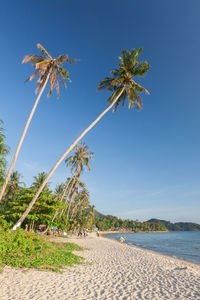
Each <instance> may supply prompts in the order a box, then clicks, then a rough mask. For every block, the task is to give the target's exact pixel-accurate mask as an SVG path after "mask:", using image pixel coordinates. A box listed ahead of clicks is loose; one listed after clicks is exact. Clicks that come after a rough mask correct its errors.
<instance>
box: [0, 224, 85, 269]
mask: <svg viewBox="0 0 200 300" xmlns="http://www.w3.org/2000/svg"><path fill="white" fill-rule="evenodd" d="M74 250H76V251H77V250H82V248H80V247H79V246H77V245H75V244H72V243H53V242H49V241H47V240H45V239H44V238H41V237H40V236H39V235H37V234H35V233H30V232H26V231H23V230H22V229H19V230H17V231H16V232H13V233H10V232H9V231H5V230H3V229H2V228H0V266H4V265H9V266H12V267H27V268H39V269H50V270H53V271H60V270H61V269H62V268H64V266H72V265H73V264H78V263H81V258H80V257H79V256H77V255H75V254H73V253H72V251H74Z"/></svg>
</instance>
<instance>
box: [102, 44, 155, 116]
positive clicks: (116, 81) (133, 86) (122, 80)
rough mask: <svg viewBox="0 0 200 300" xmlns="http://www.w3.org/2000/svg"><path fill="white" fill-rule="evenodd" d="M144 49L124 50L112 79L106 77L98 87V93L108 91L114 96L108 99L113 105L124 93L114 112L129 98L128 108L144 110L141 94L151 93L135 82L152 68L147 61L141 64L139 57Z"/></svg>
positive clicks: (112, 73) (113, 71)
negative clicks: (103, 90) (136, 78)
mask: <svg viewBox="0 0 200 300" xmlns="http://www.w3.org/2000/svg"><path fill="white" fill-rule="evenodd" d="M141 52H142V48H140V49H139V50H136V49H132V50H131V51H128V50H123V51H122V56H119V60H120V63H119V68H118V69H113V70H112V71H111V72H110V73H111V76H112V77H106V78H105V79H104V80H102V81H101V82H100V83H99V85H98V91H100V90H102V89H107V90H109V91H112V92H113V94H112V95H111V96H110V98H109V99H108V102H109V103H113V102H114V101H115V99H116V97H118V95H119V94H120V93H121V92H122V90H123V92H122V94H121V96H120V97H119V99H118V100H117V102H116V103H115V105H114V111H116V110H117V108H118V106H119V103H120V102H121V103H122V106H124V104H125V99H126V97H127V98H128V108H129V109H130V108H133V107H135V108H136V109H138V110H140V109H141V108H142V99H141V97H140V95H139V94H140V93H141V92H145V93H147V94H149V92H148V91H147V90H146V89H145V88H144V87H143V86H141V85H139V84H138V83H136V82H135V80H134V79H135V77H136V76H143V75H145V74H146V73H147V72H148V70H149V68H150V66H149V64H148V63H147V61H144V62H141V63H139V55H140V53H141Z"/></svg>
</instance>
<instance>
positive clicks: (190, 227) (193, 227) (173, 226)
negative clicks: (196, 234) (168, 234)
mask: <svg viewBox="0 0 200 300" xmlns="http://www.w3.org/2000/svg"><path fill="white" fill-rule="evenodd" d="M147 222H154V223H161V224H163V225H164V226H165V227H166V228H167V229H168V230H169V231H200V225H199V224H196V223H191V222H178V223H171V222H170V221H165V220H158V219H151V220H149V221H147Z"/></svg>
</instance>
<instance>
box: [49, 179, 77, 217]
mask: <svg viewBox="0 0 200 300" xmlns="http://www.w3.org/2000/svg"><path fill="white" fill-rule="evenodd" d="M73 179H74V178H73V177H72V178H71V179H70V180H69V182H68V183H67V185H66V188H65V190H64V192H63V194H62V197H61V199H60V202H61V203H62V202H63V199H64V197H65V194H66V192H67V189H68V186H69V184H70V183H71V182H72V180H73ZM63 211H64V209H62V211H61V214H60V216H61V215H62V213H63ZM57 215H58V212H57V211H56V212H55V214H54V216H53V218H52V220H51V222H53V221H54V220H55V218H56V217H57Z"/></svg>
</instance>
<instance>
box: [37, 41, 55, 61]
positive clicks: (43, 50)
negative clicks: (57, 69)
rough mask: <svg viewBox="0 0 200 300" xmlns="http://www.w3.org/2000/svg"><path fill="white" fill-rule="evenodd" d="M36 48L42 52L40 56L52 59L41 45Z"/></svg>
mask: <svg viewBox="0 0 200 300" xmlns="http://www.w3.org/2000/svg"><path fill="white" fill-rule="evenodd" d="M37 47H38V48H39V49H40V51H41V52H42V54H44V55H46V56H47V57H49V58H50V59H53V58H52V57H51V55H50V54H49V53H48V52H47V50H46V49H45V48H44V47H43V46H42V45H41V44H37Z"/></svg>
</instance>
